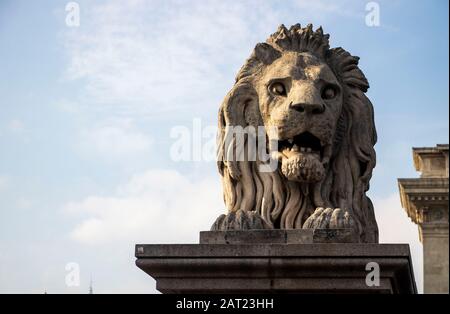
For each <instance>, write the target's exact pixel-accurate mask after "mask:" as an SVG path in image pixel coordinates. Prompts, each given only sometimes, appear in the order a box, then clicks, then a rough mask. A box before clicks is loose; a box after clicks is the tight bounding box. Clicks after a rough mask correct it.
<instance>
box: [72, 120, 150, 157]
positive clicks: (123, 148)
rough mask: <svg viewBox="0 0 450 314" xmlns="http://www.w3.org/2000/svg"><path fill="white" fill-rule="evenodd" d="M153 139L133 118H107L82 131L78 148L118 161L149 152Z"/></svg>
mask: <svg viewBox="0 0 450 314" xmlns="http://www.w3.org/2000/svg"><path fill="white" fill-rule="evenodd" d="M151 144H152V140H151V138H150V136H149V135H147V134H144V133H143V132H141V131H140V130H139V129H138V128H136V127H135V126H134V123H133V120H131V119H107V120H105V121H102V122H99V123H97V124H96V125H95V126H93V127H89V128H85V129H82V130H81V131H80V134H79V143H78V149H79V150H80V151H81V153H82V154H84V155H87V156H94V157H101V158H102V159H104V160H108V161H116V160H120V159H121V158H123V157H130V156H135V155H139V154H145V153H148V152H149V149H150V147H151Z"/></svg>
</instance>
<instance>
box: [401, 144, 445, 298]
mask: <svg viewBox="0 0 450 314" xmlns="http://www.w3.org/2000/svg"><path fill="white" fill-rule="evenodd" d="M413 158H414V166H415V168H416V170H417V171H419V172H421V175H420V178H414V179H398V183H399V190H400V198H401V203H402V207H403V208H404V209H405V210H406V212H407V214H408V216H409V217H410V218H411V220H412V221H413V222H414V223H416V224H417V225H418V227H419V238H420V241H421V242H422V244H423V258H424V261H423V266H424V292H425V293H448V292H449V280H448V279H449V277H448V276H449V264H448V259H449V251H448V250H449V246H448V244H449V238H448V169H449V168H448V145H437V146H436V147H423V148H414V149H413Z"/></svg>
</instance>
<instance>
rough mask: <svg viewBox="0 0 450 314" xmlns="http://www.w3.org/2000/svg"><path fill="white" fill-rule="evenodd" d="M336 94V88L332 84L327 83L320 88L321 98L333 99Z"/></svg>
mask: <svg viewBox="0 0 450 314" xmlns="http://www.w3.org/2000/svg"><path fill="white" fill-rule="evenodd" d="M336 95H337V90H336V88H335V87H334V86H333V85H328V86H326V87H325V88H324V89H323V90H322V98H323V99H333V98H335V97H336Z"/></svg>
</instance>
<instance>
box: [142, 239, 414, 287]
mask: <svg viewBox="0 0 450 314" xmlns="http://www.w3.org/2000/svg"><path fill="white" fill-rule="evenodd" d="M331 239H333V241H341V242H344V243H327V242H329V241H331ZM349 239H350V238H349V237H348V233H347V232H346V231H345V230H343V231H339V230H331V231H330V230H327V231H320V230H319V231H317V232H316V234H314V233H313V232H312V231H311V230H287V231H284V230H269V231H266V230H264V231H263V230H255V231H233V232H204V233H202V234H201V243H200V244H170V245H164V244H163V245H160V244H138V245H136V257H137V260H136V265H137V266H138V267H139V268H141V269H142V270H143V271H145V272H146V273H147V274H149V275H150V276H152V277H153V278H154V279H155V280H156V288H157V289H158V290H159V291H160V292H162V293H203V294H205V293H206V294H209V293H231V294H236V293H239V294H240V293H388V294H397V293H416V286H415V281H414V274H413V269H412V263H411V257H410V251H409V246H408V245H407V244H360V243H348V242H350V240H349ZM314 241H317V242H314ZM345 242H347V243H345ZM374 263H376V264H374ZM374 265H376V267H377V268H378V267H379V281H378V282H377V281H376V280H375V281H374V280H373V279H374V277H373V275H375V276H377V274H376V273H374V272H373V271H374V270H375V269H374V268H373V267H374ZM375 272H376V270H375ZM367 277H369V281H367V280H366V279H367ZM373 284H375V285H373Z"/></svg>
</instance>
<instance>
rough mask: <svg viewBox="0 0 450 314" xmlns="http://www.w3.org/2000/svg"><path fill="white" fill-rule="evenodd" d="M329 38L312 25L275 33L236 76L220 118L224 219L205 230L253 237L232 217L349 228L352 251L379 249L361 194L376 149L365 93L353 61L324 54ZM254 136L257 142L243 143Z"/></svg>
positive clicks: (337, 51) (278, 225)
mask: <svg viewBox="0 0 450 314" xmlns="http://www.w3.org/2000/svg"><path fill="white" fill-rule="evenodd" d="M328 38H329V36H328V35H327V34H324V33H323V31H322V28H318V29H317V30H315V31H314V30H313V28H312V25H308V26H306V27H303V28H302V27H301V26H300V25H299V24H297V25H294V26H292V27H291V28H289V29H287V28H286V27H284V26H283V25H282V26H280V27H279V29H278V30H277V31H276V32H275V33H274V34H272V35H271V36H270V37H269V38H268V39H267V41H266V42H265V43H259V44H257V45H256V47H255V48H254V50H253V53H252V54H251V56H250V58H249V59H248V60H247V61H246V62H245V64H244V66H243V67H242V68H241V70H240V71H239V73H238V74H237V77H236V82H235V85H234V86H233V88H232V89H231V90H230V92H229V93H228V94H227V96H226V97H225V99H224V101H223V103H222V105H221V107H220V111H219V136H218V158H219V159H218V165H219V172H220V174H221V175H222V182H223V187H224V199H225V204H226V207H227V211H228V215H231V216H230V217H221V218H220V222H226V223H217V224H215V225H214V226H213V228H212V230H222V231H225V230H239V227H240V226H242V227H243V228H244V229H249V227H251V226H253V222H257V224H256V225H257V227H259V226H260V225H261V223H260V222H259V220H258V219H257V220H252V219H247V221H248V222H250V223H247V222H245V221H244V223H242V222H243V221H241V220H238V219H241V218H239V217H237V216H233V215H234V214H233V213H234V212H237V211H247V212H254V213H255V214H257V215H260V217H261V218H262V219H263V220H264V221H265V222H266V223H267V224H268V226H269V228H271V229H302V228H304V229H336V228H350V229H354V230H355V233H356V234H357V235H358V237H359V242H366V243H376V242H378V228H377V224H376V221H375V215H374V213H373V207H372V203H371V202H370V200H369V199H368V197H367V196H366V194H365V193H366V191H367V190H368V187H369V180H370V178H371V174H372V169H373V168H374V167H375V150H374V145H375V142H376V130H375V125H374V117H373V107H372V104H371V102H370V101H369V99H368V98H367V97H366V95H365V93H366V91H367V89H368V88H369V84H368V82H367V80H366V78H365V76H364V74H363V73H362V71H361V70H360V69H359V68H358V60H359V58H358V57H354V56H352V55H350V54H349V53H348V52H347V51H345V50H344V49H342V48H333V49H331V48H330V46H329V43H328ZM261 127H263V130H264V133H263V134H262V136H260V134H259V133H258V136H257V138H255V136H254V135H253V134H252V133H251V132H250V131H249V132H247V133H245V130H260V128H261ZM238 130H244V132H242V131H241V133H239V132H238ZM237 133H239V134H237ZM243 133H244V134H243ZM266 139H268V141H269V142H268V143H266ZM253 146H256V147H253ZM261 147H262V150H261ZM267 150H269V152H267ZM255 152H258V154H255ZM261 152H262V153H263V154H260V153H261ZM267 154H269V156H271V158H269V159H268V160H264V158H263V157H262V156H265V155H267ZM244 218H245V219H246V217H244ZM247 218H248V217H247ZM234 220H236V222H233V221H234ZM250 229H251V228H250Z"/></svg>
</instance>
